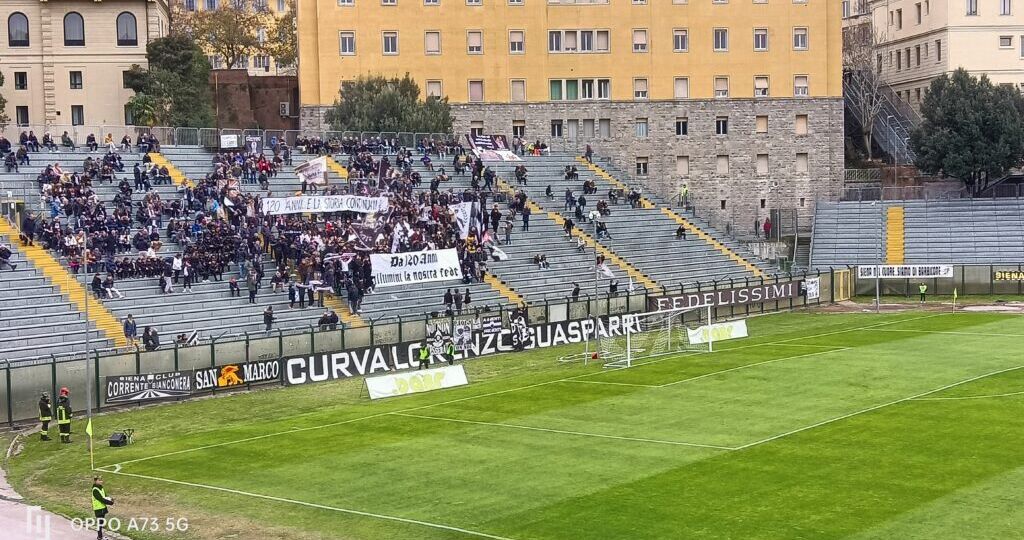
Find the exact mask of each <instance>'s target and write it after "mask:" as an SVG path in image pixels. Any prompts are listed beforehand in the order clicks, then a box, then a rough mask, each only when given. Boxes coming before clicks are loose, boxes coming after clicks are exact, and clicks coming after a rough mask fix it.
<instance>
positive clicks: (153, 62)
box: [125, 34, 213, 127]
mask: <svg viewBox="0 0 1024 540" xmlns="http://www.w3.org/2000/svg"><path fill="white" fill-rule="evenodd" d="M146 59H147V60H148V61H149V69H148V70H147V69H142V68H141V67H139V66H137V65H136V66H132V68H131V69H130V70H129V71H128V74H127V76H126V77H125V82H126V83H127V85H128V87H129V88H131V89H132V90H134V91H135V95H134V96H133V97H132V98H131V99H130V100H129V101H128V109H129V111H131V113H132V115H133V116H134V117H135V121H136V123H139V124H145V125H150V126H153V125H162V126H180V127H209V126H211V125H213V107H212V103H213V99H212V98H211V97H210V83H209V79H210V64H209V62H208V61H207V60H206V55H205V54H203V51H202V49H200V48H199V47H198V46H197V45H196V44H195V43H194V42H193V41H192V40H191V39H190V38H188V37H187V36H184V35H181V34H172V35H170V36H168V37H164V38H160V39H156V40H153V41H151V42H150V43H149V45H147V46H146Z"/></svg>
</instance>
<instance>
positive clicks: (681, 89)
mask: <svg viewBox="0 0 1024 540" xmlns="http://www.w3.org/2000/svg"><path fill="white" fill-rule="evenodd" d="M672 86H673V95H674V96H675V98H676V99H686V98H688V97H690V79H689V78H688V77H676V78H675V81H673V85H672Z"/></svg>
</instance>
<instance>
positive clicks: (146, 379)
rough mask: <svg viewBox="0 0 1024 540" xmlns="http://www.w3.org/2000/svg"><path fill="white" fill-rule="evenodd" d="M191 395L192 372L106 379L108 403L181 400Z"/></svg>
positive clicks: (114, 376)
mask: <svg viewBox="0 0 1024 540" xmlns="http://www.w3.org/2000/svg"><path fill="white" fill-rule="evenodd" d="M191 394H192V372H191V371H171V372H166V373H150V374H143V375H112V376H109V377H106V402H107V403H125V402H129V401H152V400H157V399H169V398H181V397H188V396H189V395H191Z"/></svg>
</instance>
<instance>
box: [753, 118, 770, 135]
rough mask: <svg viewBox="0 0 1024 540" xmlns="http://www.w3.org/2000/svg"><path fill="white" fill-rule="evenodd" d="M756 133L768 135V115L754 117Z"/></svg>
mask: <svg viewBox="0 0 1024 540" xmlns="http://www.w3.org/2000/svg"><path fill="white" fill-rule="evenodd" d="M754 133H768V115H763V114H762V115H757V116H756V117H754Z"/></svg>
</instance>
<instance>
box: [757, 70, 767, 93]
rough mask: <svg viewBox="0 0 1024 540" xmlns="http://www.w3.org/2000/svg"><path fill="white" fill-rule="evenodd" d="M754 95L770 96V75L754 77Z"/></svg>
mask: <svg viewBox="0 0 1024 540" xmlns="http://www.w3.org/2000/svg"><path fill="white" fill-rule="evenodd" d="M754 97H768V76H767V75H758V76H757V77H754Z"/></svg>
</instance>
